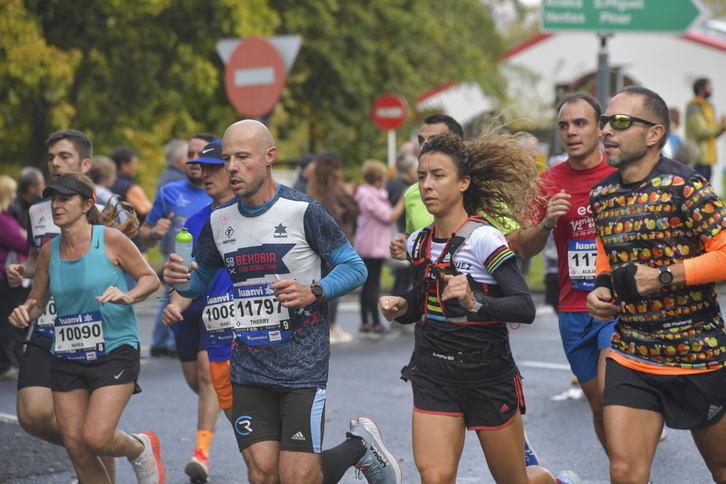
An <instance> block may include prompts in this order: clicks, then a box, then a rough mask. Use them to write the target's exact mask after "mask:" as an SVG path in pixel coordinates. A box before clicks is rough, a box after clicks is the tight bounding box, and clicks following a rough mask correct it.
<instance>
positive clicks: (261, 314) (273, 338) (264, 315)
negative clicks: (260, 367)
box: [233, 282, 292, 346]
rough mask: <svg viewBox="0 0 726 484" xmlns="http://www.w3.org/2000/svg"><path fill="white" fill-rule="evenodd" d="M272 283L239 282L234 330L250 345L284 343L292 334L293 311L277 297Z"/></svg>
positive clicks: (237, 285) (236, 291)
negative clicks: (284, 305)
mask: <svg viewBox="0 0 726 484" xmlns="http://www.w3.org/2000/svg"><path fill="white" fill-rule="evenodd" d="M270 284H273V283H272V282H263V283H260V284H246V285H243V284H236V285H235V286H234V289H233V291H234V301H235V307H234V309H235V318H236V322H235V327H234V330H235V333H237V337H238V338H240V339H241V340H242V341H243V342H244V343H245V344H247V345H250V346H258V345H267V344H276V343H282V342H284V341H287V340H289V339H290V338H291V337H292V317H291V315H290V310H289V309H288V308H285V307H283V306H282V304H281V303H280V302H279V301H278V300H277V299H275V296H274V295H273V293H274V291H273V290H272V289H270V287H269V286H270Z"/></svg>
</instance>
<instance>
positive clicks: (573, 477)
mask: <svg viewBox="0 0 726 484" xmlns="http://www.w3.org/2000/svg"><path fill="white" fill-rule="evenodd" d="M555 480H556V481H557V484H582V479H580V476H578V475H577V474H576V473H574V472H573V471H560V472H558V473H557V474H555Z"/></svg>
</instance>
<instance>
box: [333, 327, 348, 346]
mask: <svg viewBox="0 0 726 484" xmlns="http://www.w3.org/2000/svg"><path fill="white" fill-rule="evenodd" d="M351 341H353V335H352V334H350V333H348V332H346V331H344V330H342V329H340V326H338V325H337V324H334V325H332V326H331V327H330V344H331V345H338V344H343V343H350V342H351Z"/></svg>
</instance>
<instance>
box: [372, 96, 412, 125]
mask: <svg viewBox="0 0 726 484" xmlns="http://www.w3.org/2000/svg"><path fill="white" fill-rule="evenodd" d="M371 114H372V115H373V122H374V123H375V124H376V126H378V127H379V128H380V129H383V130H392V129H398V128H400V127H401V126H403V125H404V123H405V122H406V118H407V117H408V104H407V103H406V100H405V99H403V98H402V97H401V96H399V95H398V94H383V95H382V96H380V97H379V98H378V99H377V100H376V102H375V104H374V105H373V110H372V113H371Z"/></svg>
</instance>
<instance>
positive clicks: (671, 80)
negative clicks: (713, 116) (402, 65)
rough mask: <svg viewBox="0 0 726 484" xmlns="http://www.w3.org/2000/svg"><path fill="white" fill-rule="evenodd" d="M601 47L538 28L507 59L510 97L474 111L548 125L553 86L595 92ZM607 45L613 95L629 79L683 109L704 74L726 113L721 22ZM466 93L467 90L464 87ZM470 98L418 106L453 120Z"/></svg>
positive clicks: (725, 154)
mask: <svg viewBox="0 0 726 484" xmlns="http://www.w3.org/2000/svg"><path fill="white" fill-rule="evenodd" d="M599 50H600V37H599V36H598V35H597V34H596V33H594V32H567V33H547V34H540V35H538V36H536V37H534V38H532V39H530V40H528V41H526V42H524V43H523V44H521V45H519V46H516V47H515V48H513V49H511V50H510V51H509V52H507V54H506V55H505V57H504V62H505V66H504V69H505V72H506V74H507V77H508V79H509V99H510V100H509V101H507V102H506V104H505V105H504V106H497V105H496V104H494V103H493V102H492V101H491V100H486V99H485V98H484V99H483V100H480V101H479V104H478V106H477V107H478V110H479V113H481V112H484V111H490V110H495V111H498V110H503V111H504V112H505V113H506V115H507V117H508V118H509V119H528V120H531V121H532V122H533V123H534V124H535V125H539V126H543V127H546V126H552V125H553V124H554V120H555V112H554V104H555V100H556V98H557V95H558V94H557V89H558V87H559V89H563V88H564V87H565V86H573V85H576V86H580V85H583V84H584V85H586V86H588V87H590V88H591V90H592V93H593V95H595V90H594V89H595V86H594V77H595V74H596V72H597V64H598V52H599ZM607 51H608V57H609V66H610V71H611V82H610V83H611V86H610V88H611V93H613V94H614V93H616V92H617V91H618V90H620V89H621V88H622V87H624V86H626V85H629V84H636V85H640V86H644V87H647V88H648V89H652V90H653V91H655V92H657V93H658V94H660V95H661V96H662V97H663V99H664V100H665V101H666V103H667V104H668V106H669V107H675V108H678V109H679V110H680V111H681V113H682V114H683V113H684V111H685V107H686V104H687V103H688V101H689V100H690V99H691V98H692V97H693V91H692V84H693V81H694V80H695V79H697V78H699V77H707V78H709V79H711V81H712V84H713V92H714V94H713V97H712V102H713V103H714V105H715V107H716V111H717V114H718V115H719V116H720V114H722V113H726V23H724V22H721V21H708V22H705V23H704V24H702V25H701V26H699V27H698V28H696V29H692V30H691V31H689V32H688V33H687V34H685V35H672V34H645V33H625V32H622V33H616V34H614V35H612V36H611V37H609V38H608V41H607ZM452 89H453V88H452ZM474 91H475V90H474ZM463 92H468V93H471V92H472V91H471V88H468V89H467V90H464V91H463ZM559 94H562V92H559ZM473 99H479V98H478V96H472V95H471V94H469V95H467V96H458V97H457V96H452V92H451V90H450V89H449V90H441V91H432V92H431V95H429V96H427V97H425V98H424V99H421V100H420V101H421V102H420V103H419V106H425V107H427V108H431V107H437V108H440V109H444V110H445V111H446V112H447V113H449V114H451V115H452V116H454V117H455V118H456V117H457V113H462V115H461V116H462V117H465V118H470V117H471V116H472V112H473V111H476V109H474V108H473V106H472V100H473ZM464 109H466V111H464ZM463 122H466V121H463ZM681 128H682V126H681ZM718 149H719V168H718V169H714V176H713V179H712V180H711V181H712V183H713V185H714V188H716V190H717V193H722V180H721V177H720V176H716V174H718V173H722V171H723V170H722V169H723V167H724V166H726V159H724V158H726V135H723V136H721V138H719V142H718Z"/></svg>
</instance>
